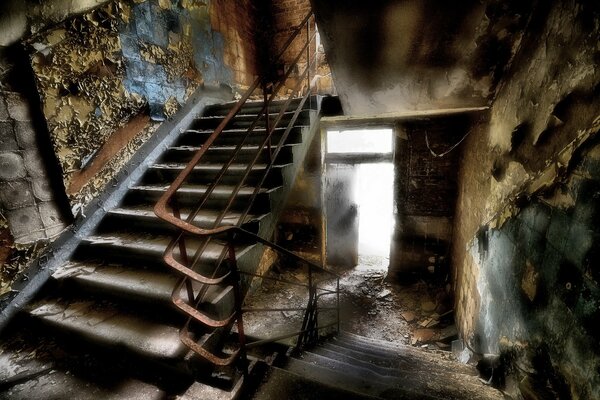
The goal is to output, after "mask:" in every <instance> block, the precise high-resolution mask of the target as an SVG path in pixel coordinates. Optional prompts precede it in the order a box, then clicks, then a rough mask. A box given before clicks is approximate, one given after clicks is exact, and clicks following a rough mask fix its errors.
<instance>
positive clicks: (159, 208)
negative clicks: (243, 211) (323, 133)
mask: <svg viewBox="0 0 600 400" xmlns="http://www.w3.org/2000/svg"><path fill="white" fill-rule="evenodd" d="M311 16H312V11H310V12H309V13H308V14H307V16H306V17H305V18H304V20H303V21H302V22H301V23H300V25H298V28H296V30H295V31H294V33H293V34H292V35H291V36H290V38H289V39H288V41H287V42H286V43H285V45H284V46H283V49H282V50H281V51H280V53H279V54H278V56H277V58H276V60H279V59H280V58H281V56H282V55H283V54H284V52H285V51H286V50H287V48H288V47H289V46H290V44H291V43H292V42H293V41H294V39H295V38H296V36H298V34H299V32H300V31H301V29H302V26H303V25H304V24H305V23H307V21H308V20H309V19H310V17H311ZM260 81H261V78H260V77H257V78H256V79H255V81H254V83H253V84H252V86H250V88H248V90H247V91H246V92H245V93H244V95H243V96H242V98H241V99H240V100H239V101H238V102H237V103H236V105H235V106H234V108H233V109H231V111H230V112H229V113H228V114H227V116H226V117H225V119H223V121H222V122H221V123H220V124H219V126H218V127H217V128H216V129H215V131H214V132H213V134H212V135H210V137H209V138H208V139H207V140H206V142H205V143H204V145H203V147H202V148H201V149H200V150H199V151H198V152H197V153H196V155H194V157H193V158H192V160H191V161H190V162H189V163H188V164H187V165H186V167H185V168H184V169H183V171H181V172H180V173H179V175H178V176H177V178H175V180H174V181H173V183H172V184H171V185H170V186H169V188H168V189H167V191H166V192H165V193H164V194H163V195H162V196H161V198H160V199H159V200H158V202H157V203H156V205H155V207H154V212H155V214H156V215H157V216H158V217H159V218H161V219H164V220H165V221H167V222H171V223H173V224H174V225H176V226H179V227H181V228H183V227H182V226H181V225H180V224H179V223H178V222H181V220H177V219H176V218H175V217H174V216H172V215H171V214H170V213H168V212H167V203H168V201H169V199H170V198H171V197H172V196H173V195H174V194H175V192H177V190H178V189H179V188H180V187H181V185H182V184H183V182H184V181H185V179H186V178H187V177H188V175H189V174H190V173H191V171H192V170H193V168H194V166H196V165H197V164H198V162H199V161H200V159H201V158H202V156H203V155H204V153H205V152H206V150H207V149H208V147H210V146H211V145H212V143H213V142H214V141H215V139H216V138H217V137H218V136H219V135H220V134H221V133H222V131H223V130H224V129H225V127H226V126H227V125H228V124H229V122H231V120H232V119H233V117H234V116H235V115H237V113H238V112H239V111H240V110H241V109H242V107H243V105H244V104H245V103H246V101H247V100H248V99H249V98H250V96H251V95H252V93H254V91H255V90H256V88H257V87H258V86H259V84H260ZM272 97H273V95H272Z"/></svg>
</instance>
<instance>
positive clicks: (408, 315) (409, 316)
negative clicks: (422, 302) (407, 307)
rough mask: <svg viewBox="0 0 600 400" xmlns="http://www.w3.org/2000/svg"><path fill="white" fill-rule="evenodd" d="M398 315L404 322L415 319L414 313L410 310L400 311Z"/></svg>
mask: <svg viewBox="0 0 600 400" xmlns="http://www.w3.org/2000/svg"><path fill="white" fill-rule="evenodd" d="M400 315H401V316H402V318H404V320H405V321H406V322H413V321H414V320H415V313H414V312H412V311H404V312H401V313H400Z"/></svg>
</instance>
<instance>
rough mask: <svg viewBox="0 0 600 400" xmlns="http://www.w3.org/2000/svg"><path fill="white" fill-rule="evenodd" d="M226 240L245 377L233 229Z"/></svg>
mask: <svg viewBox="0 0 600 400" xmlns="http://www.w3.org/2000/svg"><path fill="white" fill-rule="evenodd" d="M227 239H228V240H227V242H228V253H229V254H228V256H229V257H228V260H229V268H230V269H231V280H232V284H233V296H234V300H235V314H236V320H237V329H238V340H239V343H240V362H241V364H242V365H241V368H242V372H243V374H244V376H245V377H247V376H248V355H247V354H246V334H245V333H244V318H243V311H242V302H243V301H244V299H243V297H242V290H241V287H240V286H241V282H240V273H239V271H238V267H237V260H236V257H235V242H234V239H235V236H234V233H233V231H229V232H228V234H227Z"/></svg>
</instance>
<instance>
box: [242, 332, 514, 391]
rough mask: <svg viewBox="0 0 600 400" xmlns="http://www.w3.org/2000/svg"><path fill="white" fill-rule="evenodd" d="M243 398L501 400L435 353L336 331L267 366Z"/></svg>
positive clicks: (471, 372)
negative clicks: (276, 364) (327, 339)
mask: <svg viewBox="0 0 600 400" xmlns="http://www.w3.org/2000/svg"><path fill="white" fill-rule="evenodd" d="M246 398H248V399H254V400H272V399H287V400H306V399H327V398H329V399H349V400H362V399H411V400H413V399H421V400H433V399H436V400H459V399H460V400H467V399H490V400H492V399H493V400H501V399H504V396H503V395H502V394H501V393H500V392H499V391H497V390H496V389H493V388H491V387H489V386H486V385H484V384H483V383H482V382H481V381H480V379H479V378H478V377H477V371H476V370H475V369H474V368H473V367H471V366H467V365H464V364H460V363H457V362H456V361H450V360H448V359H446V358H444V357H443V356H441V355H440V354H436V353H429V352H426V351H422V350H420V349H417V348H414V347H409V346H403V345H397V344H392V343H389V342H384V341H380V340H375V339H368V338H365V337H362V336H357V335H354V334H351V333H347V332H341V333H340V334H338V335H337V336H336V337H333V338H331V339H330V340H329V341H326V342H322V343H320V344H318V345H317V346H315V347H314V348H312V349H309V350H305V351H303V352H302V353H300V354H299V355H296V356H294V357H289V358H287V359H285V360H283V361H280V362H279V366H271V367H270V368H269V369H268V372H267V374H266V375H265V377H264V379H263V383H262V384H261V385H260V386H259V387H258V388H257V389H256V391H255V392H254V393H251V394H247V396H246Z"/></svg>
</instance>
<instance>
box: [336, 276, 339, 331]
mask: <svg viewBox="0 0 600 400" xmlns="http://www.w3.org/2000/svg"><path fill="white" fill-rule="evenodd" d="M336 308H337V331H338V332H339V331H340V279H339V278H338V280H337V307H336Z"/></svg>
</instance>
